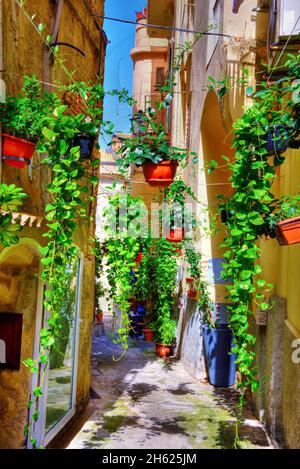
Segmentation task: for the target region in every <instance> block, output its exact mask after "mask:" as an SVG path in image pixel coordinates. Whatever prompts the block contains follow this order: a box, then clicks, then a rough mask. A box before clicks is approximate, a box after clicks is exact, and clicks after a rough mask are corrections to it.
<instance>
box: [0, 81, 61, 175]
mask: <svg viewBox="0 0 300 469" xmlns="http://www.w3.org/2000/svg"><path fill="white" fill-rule="evenodd" d="M59 104H60V100H59V98H58V97H57V96H56V95H55V94H54V93H44V92H43V91H42V87H41V85H40V83H39V82H38V81H37V80H36V78H35V76H32V77H28V76H25V77H24V84H23V89H22V94H21V95H19V96H18V97H8V98H6V102H5V104H1V105H0V123H1V124H2V127H3V130H4V133H3V155H4V161H5V164H8V165H10V166H14V167H17V168H23V167H25V165H26V163H28V162H29V161H30V159H31V158H32V156H33V154H34V151H35V149H36V144H37V143H38V142H39V141H40V140H41V139H43V134H42V130H43V128H44V127H46V126H47V125H48V120H49V118H50V116H51V114H52V113H53V112H54V110H55V108H56V107H57V106H58V105H59Z"/></svg>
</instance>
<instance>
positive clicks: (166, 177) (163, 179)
mask: <svg viewBox="0 0 300 469" xmlns="http://www.w3.org/2000/svg"><path fill="white" fill-rule="evenodd" d="M177 166H178V162H177V161H176V160H171V161H161V162H160V163H152V161H147V162H146V163H144V164H143V173H144V176H145V179H146V182H147V183H148V184H149V186H154V187H155V186H159V187H168V186H170V185H171V184H172V182H173V180H174V177H175V175H176V170H177Z"/></svg>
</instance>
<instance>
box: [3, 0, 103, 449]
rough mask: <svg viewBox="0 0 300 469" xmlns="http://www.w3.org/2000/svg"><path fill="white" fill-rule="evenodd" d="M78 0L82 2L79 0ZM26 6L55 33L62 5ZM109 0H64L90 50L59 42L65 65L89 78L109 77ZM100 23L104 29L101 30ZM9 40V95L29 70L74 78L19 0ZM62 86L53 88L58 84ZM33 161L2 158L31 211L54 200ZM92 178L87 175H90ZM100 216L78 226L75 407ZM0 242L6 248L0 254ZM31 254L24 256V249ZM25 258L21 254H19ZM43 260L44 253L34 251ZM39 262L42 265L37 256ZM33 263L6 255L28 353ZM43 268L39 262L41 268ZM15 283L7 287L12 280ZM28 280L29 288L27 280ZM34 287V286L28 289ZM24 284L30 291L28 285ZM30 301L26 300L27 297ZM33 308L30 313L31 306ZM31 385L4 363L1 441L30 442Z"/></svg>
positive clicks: (12, 8) (9, 9)
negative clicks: (20, 165)
mask: <svg viewBox="0 0 300 469" xmlns="http://www.w3.org/2000/svg"><path fill="white" fill-rule="evenodd" d="M75 5H76V6H75ZM24 8H25V10H26V12H27V13H28V15H29V17H31V16H32V15H33V14H34V13H36V16H35V18H34V22H35V24H36V25H37V24H38V23H43V24H45V25H46V27H45V30H44V35H45V36H46V35H47V34H51V32H52V29H53V25H54V21H55V13H56V9H55V8H56V7H55V2H53V1H52V0H43V1H40V0H31V1H30V2H25V3H24ZM103 9H104V1H103V0H82V1H80V2H77V1H76V2H74V1H72V0H65V1H64V2H63V10H62V16H61V23H60V30H59V36H58V40H59V41H62V42H66V43H70V44H72V45H74V46H76V47H78V48H79V49H80V50H81V51H82V52H84V54H85V57H83V56H82V54H80V53H79V52H78V51H76V50H74V49H72V48H69V47H66V46H60V51H61V53H62V54H63V56H64V60H65V62H64V67H66V68H67V69H68V70H69V71H74V70H75V73H74V75H73V77H74V79H75V80H76V79H77V80H80V81H81V80H86V81H88V82H91V83H93V82H96V81H98V76H100V77H103V73H104V56H105V45H106V37H105V34H104V33H103V32H101V27H102V20H101V19H98V20H97V19H96V18H95V16H93V13H95V12H97V13H99V14H103ZM99 28H100V30H99ZM2 46H3V52H4V66H3V68H4V69H5V72H4V73H3V79H4V80H5V83H6V87H7V94H8V95H15V94H17V93H18V92H20V90H21V87H22V77H23V75H25V74H28V75H32V74H35V75H36V77H37V79H38V80H40V81H42V82H45V85H44V86H45V89H47V90H52V87H51V86H49V85H48V83H54V82H55V81H56V80H57V81H59V82H62V83H69V82H70V81H71V77H70V76H69V75H68V73H65V71H64V68H63V67H61V65H60V64H59V63H58V60H57V59H53V57H51V55H49V52H48V50H47V48H46V47H45V44H44V43H43V42H42V40H41V38H40V35H39V34H38V33H37V32H36V31H35V30H34V28H33V26H32V25H31V24H30V22H29V20H28V18H26V16H25V15H24V12H22V11H21V9H20V8H19V7H18V6H17V3H16V2H15V1H14V0H4V1H3V45H2V44H0V47H2ZM55 89H56V88H54V90H55ZM33 163H34V164H33V166H32V168H31V169H30V170H29V168H25V169H23V170H19V169H15V168H11V167H8V166H5V165H3V166H2V181H3V182H5V183H9V184H10V183H14V184H16V185H17V186H20V187H22V188H23V189H24V191H25V192H26V193H27V194H28V198H27V199H25V202H24V205H23V207H22V211H23V212H26V213H29V214H31V215H39V216H43V215H44V207H45V204H46V203H47V202H48V197H49V195H48V193H47V191H46V186H47V184H48V182H49V181H50V177H51V175H50V174H49V172H48V170H47V168H46V167H43V166H41V165H40V160H39V156H38V155H37V154H36V155H35V157H34V161H33ZM84 184H85V185H86V184H87V182H86V181H85V182H84ZM94 230H95V227H94V223H90V225H85V226H84V227H83V226H80V227H79V229H78V232H77V233H76V237H75V242H76V244H77V246H78V247H79V249H80V252H81V254H82V256H83V270H82V273H83V275H82V290H81V291H82V296H81V310H80V323H79V344H78V345H79V348H78V374H77V378H78V379H77V390H76V408H77V411H78V410H80V409H81V408H82V406H83V405H84V404H85V403H86V402H87V400H88V398H89V387H90V350H91V338H92V322H93V313H94V258H93V256H92V255H91V252H90V247H89V246H88V238H89V235H92V234H93V233H94ZM44 231H45V226H44V227H42V228H40V229H36V228H31V227H30V226H26V227H25V228H24V230H23V232H22V234H21V236H22V237H24V238H26V240H29V241H28V242H29V244H30V243H31V242H32V241H33V240H34V241H36V244H43V243H45V239H44V238H42V233H43V232H44ZM1 249H2V247H1V246H0V256H1V254H2V251H1ZM14 249H15V251H14V252H15V257H16V259H19V260H20V259H21V258H22V259H23V257H22V252H21V249H20V246H16V247H15V248H14ZM25 257H26V256H25ZM18 262H19V261H18ZM34 262H35V263H36V262H38V255H36V256H35V261H34ZM34 265H35V268H36V269H37V266H36V264H34ZM32 272H33V271H32V269H31V265H29V264H26V266H22V265H15V266H14V268H12V266H11V265H8V264H5V265H4V264H2V263H1V262H0V314H1V313H3V312H5V311H16V312H22V313H23V315H24V317H28V318H29V317H30V321H28V320H27V319H26V320H25V323H24V325H23V336H22V360H23V359H25V358H28V357H31V356H32V353H33V346H34V331H35V312H36V302H37V291H36V281H37V279H36V276H35V275H32ZM35 273H37V270H36V271H35ZM8 284H9V285H10V288H9V289H8V288H7V287H6V285H8ZM29 285H30V288H29ZM28 288H29V290H30V291H29V290H28ZM25 290H26V294H25V293H24V292H25ZM29 304H30V305H31V306H28V305H29ZM29 310H30V314H29ZM29 389H30V376H29V373H28V370H27V368H26V367H25V366H24V365H21V369H20V371H10V370H1V371H0V447H2V448H18V447H21V446H22V445H23V443H24V436H23V427H24V424H25V422H26V418H27V410H26V406H27V401H28V397H29Z"/></svg>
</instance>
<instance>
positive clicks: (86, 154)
mask: <svg viewBox="0 0 300 469" xmlns="http://www.w3.org/2000/svg"><path fill="white" fill-rule="evenodd" d="M94 145H95V137H92V136H91V135H85V134H78V135H75V137H74V139H73V145H72V146H73V147H80V158H81V159H82V160H89V159H91V157H92V155H93V150H94Z"/></svg>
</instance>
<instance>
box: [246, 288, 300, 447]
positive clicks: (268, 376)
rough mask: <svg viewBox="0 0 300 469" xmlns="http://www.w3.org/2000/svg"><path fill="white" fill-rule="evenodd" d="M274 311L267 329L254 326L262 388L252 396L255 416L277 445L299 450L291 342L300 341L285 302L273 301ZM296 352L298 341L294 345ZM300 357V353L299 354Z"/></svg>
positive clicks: (296, 369)
mask: <svg viewBox="0 0 300 469" xmlns="http://www.w3.org/2000/svg"><path fill="white" fill-rule="evenodd" d="M271 300H275V307H274V308H273V309H272V310H271V312H270V313H269V317H268V324H267V326H257V331H256V336H257V342H256V359H257V366H258V370H259V375H258V377H259V379H260V381H261V386H260V389H259V391H258V392H257V393H256V394H255V395H253V402H254V405H255V409H256V413H257V416H258V417H259V418H260V420H261V421H262V422H263V423H264V424H265V426H266V428H267V430H268V432H269V433H270V435H271V437H272V438H273V439H274V441H276V443H277V444H278V445H279V446H281V447H285V448H292V449H299V448H300V426H299V421H300V420H299V419H300V411H299V403H298V396H299V392H300V364H299V363H297V362H294V361H293V359H292V354H293V352H294V351H295V347H293V342H294V341H295V340H297V339H299V336H298V335H297V334H296V331H294V330H293V328H292V326H290V324H289V322H288V321H287V320H286V317H287V302H286V300H285V299H284V298H281V297H278V296H277V297H272V298H271ZM297 344H298V345H297V347H296V348H298V349H299V344H300V341H298V342H297ZM298 356H299V353H298Z"/></svg>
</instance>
